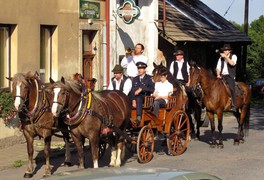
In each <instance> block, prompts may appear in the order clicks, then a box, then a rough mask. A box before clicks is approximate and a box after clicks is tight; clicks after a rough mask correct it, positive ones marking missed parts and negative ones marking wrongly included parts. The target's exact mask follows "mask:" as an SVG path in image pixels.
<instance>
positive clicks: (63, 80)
mask: <svg viewBox="0 0 264 180" xmlns="http://www.w3.org/2000/svg"><path fill="white" fill-rule="evenodd" d="M61 82H62V83H63V84H65V79H64V77H63V76H62V77H61Z"/></svg>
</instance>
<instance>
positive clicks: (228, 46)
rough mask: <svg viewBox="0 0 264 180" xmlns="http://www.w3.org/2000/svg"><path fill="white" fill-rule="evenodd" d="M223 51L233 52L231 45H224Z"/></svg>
mask: <svg viewBox="0 0 264 180" xmlns="http://www.w3.org/2000/svg"><path fill="white" fill-rule="evenodd" d="M221 50H222V51H224V50H231V46H230V44H224V46H223V47H222V48H221Z"/></svg>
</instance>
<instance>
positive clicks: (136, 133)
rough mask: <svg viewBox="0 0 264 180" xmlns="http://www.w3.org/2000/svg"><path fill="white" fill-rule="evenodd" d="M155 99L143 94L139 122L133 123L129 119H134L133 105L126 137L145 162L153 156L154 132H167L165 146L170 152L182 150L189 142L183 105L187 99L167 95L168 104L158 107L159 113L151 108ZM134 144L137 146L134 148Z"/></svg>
mask: <svg viewBox="0 0 264 180" xmlns="http://www.w3.org/2000/svg"><path fill="white" fill-rule="evenodd" d="M153 102H154V97H153V96H146V97H145V101H144V105H143V107H142V108H143V112H142V118H141V121H140V124H139V125H138V126H135V125H134V124H133V122H132V120H133V119H136V109H132V111H131V124H132V127H133V128H132V129H130V131H129V133H130V139H128V140H127V144H126V146H127V148H128V149H130V150H133V149H134V150H136V152H137V155H138V161H139V162H140V163H147V162H149V161H150V160H151V159H152V157H153V152H154V144H155V138H154V132H153V131H156V132H159V133H161V134H163V135H165V136H166V141H167V147H168V151H169V154H170V155H173V156H177V155H180V154H182V153H183V152H184V151H185V150H186V148H187V144H188V139H189V135H190V123H189V118H188V115H187V114H186V112H185V111H184V106H185V103H186V101H184V102H178V99H177V97H176V96H170V97H169V99H168V103H167V106H166V107H165V108H160V109H159V115H158V117H157V116H156V115H154V114H153V112H152V111H151V109H152V106H153ZM135 147H136V148H135Z"/></svg>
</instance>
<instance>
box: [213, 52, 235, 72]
mask: <svg viewBox="0 0 264 180" xmlns="http://www.w3.org/2000/svg"><path fill="white" fill-rule="evenodd" d="M231 60H232V61H233V62H234V65H232V66H235V65H236V62H237V56H236V55H235V54H233V55H232V57H231ZM221 64H222V63H221V57H220V58H219V59H218V62H217V65H216V69H217V70H219V71H220V72H221ZM227 64H228V62H227V61H226V60H225V61H224V68H223V71H222V75H228V74H229V72H228V68H227Z"/></svg>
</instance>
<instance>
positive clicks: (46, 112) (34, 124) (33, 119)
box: [7, 72, 70, 178]
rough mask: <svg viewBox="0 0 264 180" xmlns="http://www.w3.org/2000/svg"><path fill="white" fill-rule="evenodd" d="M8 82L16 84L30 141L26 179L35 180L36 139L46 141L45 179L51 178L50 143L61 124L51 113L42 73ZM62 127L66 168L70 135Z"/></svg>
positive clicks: (20, 112) (14, 88)
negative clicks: (40, 76) (33, 177)
mask: <svg viewBox="0 0 264 180" xmlns="http://www.w3.org/2000/svg"><path fill="white" fill-rule="evenodd" d="M7 79H8V80H10V81H12V82H13V83H12V96H13V97H14V104H15V108H16V109H17V111H18V116H19V118H20V121H21V125H22V130H23V134H24V136H25V139H26V141H27V151H28V167H27V171H26V173H25V175H24V177H25V178H31V177H32V176H33V170H34V168H33V152H34V149H33V141H34V137H36V136H39V137H42V138H44V142H45V147H44V153H45V158H46V167H45V173H44V176H47V175H50V174H51V169H50V159H49V158H50V144H51V137H52V133H53V131H54V129H55V128H54V126H55V124H56V123H57V122H55V119H54V118H53V114H52V113H51V111H50V103H49V97H48V94H47V92H46V91H45V89H44V88H43V87H42V85H41V82H40V79H39V75H38V73H35V74H34V75H33V74H31V73H30V72H28V73H26V74H24V73H17V74H16V75H15V76H14V77H10V78H7ZM60 118H61V117H60ZM60 128H61V129H65V131H62V134H63V137H64V141H65V144H66V152H65V153H66V154H65V158H66V159H65V165H70V149H69V133H68V132H67V131H66V129H67V126H66V125H65V124H64V125H63V124H60Z"/></svg>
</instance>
